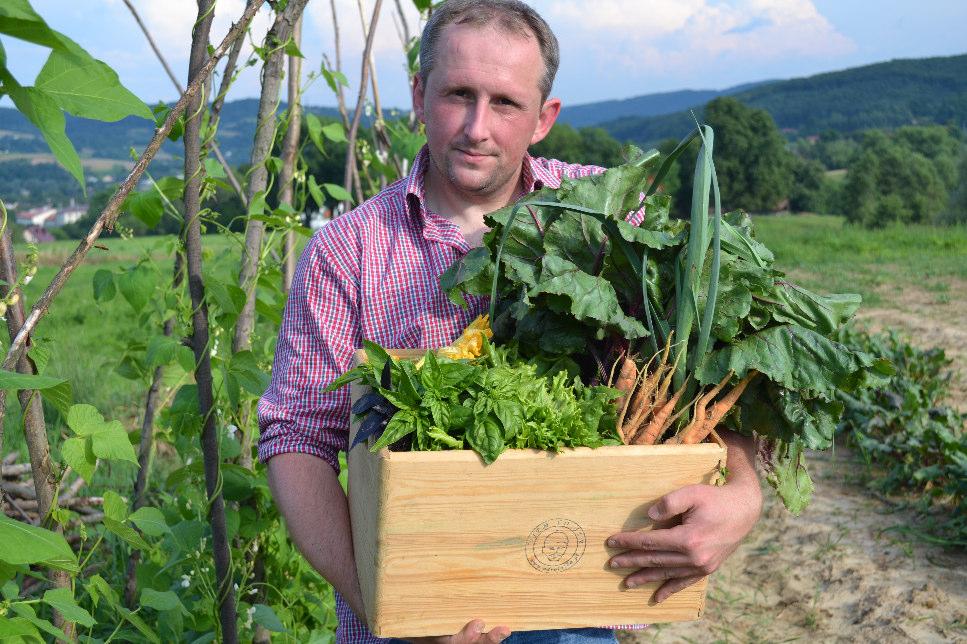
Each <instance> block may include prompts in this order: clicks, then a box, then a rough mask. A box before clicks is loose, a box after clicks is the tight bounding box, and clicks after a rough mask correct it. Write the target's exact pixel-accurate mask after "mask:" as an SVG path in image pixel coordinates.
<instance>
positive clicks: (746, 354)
mask: <svg viewBox="0 0 967 644" xmlns="http://www.w3.org/2000/svg"><path fill="white" fill-rule="evenodd" d="M874 363H875V359H874V358H873V356H871V355H869V354H866V353H859V352H854V351H852V350H850V349H849V348H848V347H846V346H845V345H842V344H840V343H838V342H834V341H833V340H830V339H829V338H826V337H825V336H822V335H820V334H818V333H816V332H815V331H810V330H809V329H803V328H801V327H797V326H792V325H788V324H784V325H781V326H776V327H771V328H768V329H766V330H764V331H760V332H758V333H755V334H753V335H750V336H747V337H745V338H743V339H742V340H740V341H738V342H736V343H734V344H731V345H727V346H726V347H724V348H722V349H719V350H717V351H713V352H712V353H710V354H709V356H708V359H706V360H705V362H704V363H703V364H702V365H700V366H699V368H698V369H697V370H696V375H697V376H698V380H699V383H700V384H703V385H707V384H711V383H715V382H718V381H719V380H721V379H722V378H723V377H724V376H725V374H727V373H728V372H729V371H733V372H735V374H736V376H738V377H739V378H743V377H745V375H746V374H747V373H748V372H749V370H750V369H755V370H757V371H759V372H760V373H762V374H764V375H765V376H766V377H767V378H769V379H770V380H772V381H773V382H775V383H777V384H779V385H781V386H782V387H784V388H786V389H789V390H793V391H798V392H800V393H801V394H802V395H804V396H806V397H809V398H814V397H816V396H819V397H821V398H823V399H824V400H832V399H833V396H834V394H835V393H836V390H837V389H843V390H846V391H851V390H852V389H854V388H855V387H856V386H857V385H859V384H861V383H862V382H863V381H864V380H865V379H866V377H867V374H866V372H867V371H869V370H870V369H869V368H870V367H871V366H873V365H874Z"/></svg>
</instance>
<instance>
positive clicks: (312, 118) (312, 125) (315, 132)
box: [306, 112, 326, 154]
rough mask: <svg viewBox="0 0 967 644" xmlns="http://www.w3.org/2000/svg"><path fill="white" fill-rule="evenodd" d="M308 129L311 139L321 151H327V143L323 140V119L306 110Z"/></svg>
mask: <svg viewBox="0 0 967 644" xmlns="http://www.w3.org/2000/svg"><path fill="white" fill-rule="evenodd" d="M306 129H307V130H308V131H309V139H310V140H311V141H312V144H313V145H315V146H316V149H317V150H319V152H321V153H323V154H325V153H326V145H325V143H323V142H322V121H320V120H319V117H318V116H316V115H315V114H313V113H312V112H306Z"/></svg>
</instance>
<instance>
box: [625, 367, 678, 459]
mask: <svg viewBox="0 0 967 644" xmlns="http://www.w3.org/2000/svg"><path fill="white" fill-rule="evenodd" d="M673 371H674V369H673ZM690 378H691V374H689V377H688V378H686V379H685V382H684V383H683V384H682V386H681V388H679V390H678V391H676V392H675V395H673V396H672V397H671V399H670V400H669V401H668V402H666V403H665V404H664V405H662V406H661V409H659V410H658V411H657V412H656V413H655V415H654V416H652V417H651V421H650V422H649V423H648V426H647V427H646V428H645V430H644V431H643V432H641V435H640V436H638V435H636V436H635V439H634V441H633V442H634V444H635V445H654V444H655V441H657V440H658V437H659V436H661V435H662V434H663V433H664V432H665V430H666V429H668V427H669V426H670V425H671V424H672V422H673V421H674V419H669V416H671V413H672V412H673V411H674V410H675V405H677V404H678V401H679V400H680V399H681V397H682V394H683V393H685V388H686V387H687V386H688V381H689V379H690Z"/></svg>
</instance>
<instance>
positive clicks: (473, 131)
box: [464, 101, 490, 142]
mask: <svg viewBox="0 0 967 644" xmlns="http://www.w3.org/2000/svg"><path fill="white" fill-rule="evenodd" d="M489 117H490V110H489V109H488V106H487V104H486V102H484V101H477V102H476V103H474V104H473V106H472V107H471V108H470V110H469V111H468V113H467V122H466V125H465V126H464V134H465V135H466V137H467V139H468V140H470V141H474V142H479V141H486V140H487V139H488V138H490V125H489V123H488V119H489Z"/></svg>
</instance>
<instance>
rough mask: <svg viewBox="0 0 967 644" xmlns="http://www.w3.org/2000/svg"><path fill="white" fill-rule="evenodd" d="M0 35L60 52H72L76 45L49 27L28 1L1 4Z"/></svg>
mask: <svg viewBox="0 0 967 644" xmlns="http://www.w3.org/2000/svg"><path fill="white" fill-rule="evenodd" d="M0 33H3V34H7V35H9V36H13V37H14V38H19V39H20V40H26V41H27V42H32V43H34V44H35V45H42V46H44V47H51V48H53V49H56V50H59V51H71V50H72V47H71V46H72V45H74V43H73V41H71V40H70V39H69V38H66V37H65V36H63V35H62V34H60V33H59V32H57V31H54V30H53V29H51V28H50V27H48V26H47V23H46V22H44V19H43V18H41V17H40V16H39V15H37V13H36V12H35V11H34V10H33V8H31V6H30V3H29V2H28V1H27V0H4V1H3V2H2V3H0ZM74 46H75V47H76V45H74Z"/></svg>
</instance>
